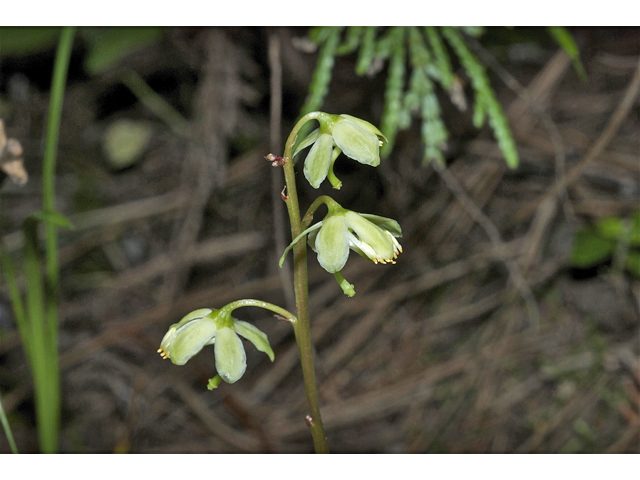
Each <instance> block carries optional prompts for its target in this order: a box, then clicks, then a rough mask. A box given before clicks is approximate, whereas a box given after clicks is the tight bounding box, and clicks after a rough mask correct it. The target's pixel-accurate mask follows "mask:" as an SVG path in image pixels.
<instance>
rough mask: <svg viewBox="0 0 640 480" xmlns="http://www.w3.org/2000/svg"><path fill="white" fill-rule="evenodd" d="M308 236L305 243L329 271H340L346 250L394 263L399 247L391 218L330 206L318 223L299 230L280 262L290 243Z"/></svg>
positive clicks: (347, 255) (397, 230) (396, 232)
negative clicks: (326, 213)
mask: <svg viewBox="0 0 640 480" xmlns="http://www.w3.org/2000/svg"><path fill="white" fill-rule="evenodd" d="M304 235H308V243H309V246H310V247H311V248H312V249H313V251H314V252H316V253H317V254H318V262H319V263H320V265H321V266H322V268H324V269H325V270H326V271H327V272H329V273H337V272H340V271H341V270H342V269H343V268H344V266H345V264H346V263H347V259H348V258H349V250H353V251H354V252H356V253H357V254H359V255H361V256H363V257H365V258H368V259H369V260H371V261H372V262H374V263H376V264H377V263H383V264H385V263H396V262H395V259H396V258H397V257H398V255H399V254H400V253H402V246H401V245H400V243H399V242H398V240H396V239H397V238H398V237H401V236H402V230H401V229H400V225H399V224H398V222H396V221H395V220H393V219H391V218H386V217H379V216H377V215H369V214H365V213H362V214H361V213H356V212H352V211H351V210H345V209H343V208H341V207H339V206H338V207H336V206H333V207H332V208H331V209H330V213H329V214H328V215H327V216H326V217H325V218H324V220H322V221H321V222H318V223H316V224H315V225H313V226H312V227H310V228H308V229H307V230H305V231H304V232H302V233H301V234H300V235H299V236H298V237H297V238H296V239H294V241H293V242H292V243H291V245H289V247H287V250H285V253H284V255H283V256H282V259H281V260H280V264H281V265H282V262H283V261H284V257H285V256H286V254H287V252H288V251H289V249H290V248H292V247H293V245H294V244H295V243H296V242H297V241H298V240H300V238H302V237H303V236H304Z"/></svg>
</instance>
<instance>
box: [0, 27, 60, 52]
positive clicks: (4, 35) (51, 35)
mask: <svg viewBox="0 0 640 480" xmlns="http://www.w3.org/2000/svg"><path fill="white" fill-rule="evenodd" d="M59 35H60V28H59V27H2V28H0V56H2V57H20V56H24V55H30V54H33V53H38V52H42V51H45V50H50V49H53V48H54V46H55V45H56V41H57V40H58V36H59Z"/></svg>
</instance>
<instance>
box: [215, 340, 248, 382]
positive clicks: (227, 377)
mask: <svg viewBox="0 0 640 480" xmlns="http://www.w3.org/2000/svg"><path fill="white" fill-rule="evenodd" d="M215 357H216V370H217V371H218V375H220V376H221V377H222V379H223V380H224V381H225V382H227V383H235V382H237V381H238V380H240V378H241V377H242V375H244V372H245V370H246V369H247V354H246V353H245V351H244V346H243V345H242V340H240V337H238V335H237V334H236V331H235V330H234V329H232V328H227V327H224V328H221V329H219V330H218V331H217V333H216V346H215Z"/></svg>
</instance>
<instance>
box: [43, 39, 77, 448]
mask: <svg viewBox="0 0 640 480" xmlns="http://www.w3.org/2000/svg"><path fill="white" fill-rule="evenodd" d="M74 34H75V27H64V28H63V29H62V33H61V34H60V40H59V42H58V50H57V52H56V61H55V65H54V69H53V79H52V81H51V100H50V103H49V115H48V122H47V133H46V139H45V150H44V158H43V171H42V197H43V200H42V203H43V210H44V212H45V214H46V213H50V212H55V170H56V156H57V152H58V135H59V131H60V119H61V117H62V102H63V99H64V89H65V84H66V82H67V71H68V69H69V59H70V58H71V49H72V46H73V37H74ZM45 252H46V279H47V290H46V322H45V325H46V338H47V341H46V344H47V347H48V348H47V350H46V354H47V357H48V363H47V371H46V374H45V379H44V381H45V382H46V384H47V388H46V397H47V403H48V405H47V407H46V408H47V411H48V414H47V427H46V428H45V434H43V435H41V436H40V447H41V449H42V451H43V452H55V451H56V450H57V445H58V430H59V426H60V373H59V366H58V311H57V296H58V276H59V272H58V269H59V266H58V238H57V234H56V226H55V225H53V224H52V223H51V222H45Z"/></svg>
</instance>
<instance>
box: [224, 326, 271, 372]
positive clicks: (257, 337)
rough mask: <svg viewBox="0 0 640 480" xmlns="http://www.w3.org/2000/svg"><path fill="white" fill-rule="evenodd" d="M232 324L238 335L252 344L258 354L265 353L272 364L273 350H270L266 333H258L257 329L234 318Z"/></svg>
mask: <svg viewBox="0 0 640 480" xmlns="http://www.w3.org/2000/svg"><path fill="white" fill-rule="evenodd" d="M233 324H234V326H235V327H236V332H237V333H238V335H242V336H243V337H244V338H246V339H247V340H249V341H250V342H251V343H253V344H254V345H255V347H256V348H257V349H258V350H259V351H260V352H264V353H266V354H267V356H268V357H269V359H270V360H271V361H272V362H273V359H274V355H273V350H272V349H271V345H269V338H267V334H266V333H264V332H262V331H260V330H259V329H258V328H257V327H255V326H254V325H252V324H250V323H248V322H243V321H242V320H236V319H235V318H234V319H233Z"/></svg>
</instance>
